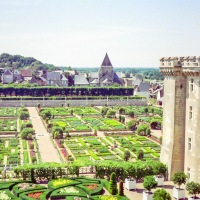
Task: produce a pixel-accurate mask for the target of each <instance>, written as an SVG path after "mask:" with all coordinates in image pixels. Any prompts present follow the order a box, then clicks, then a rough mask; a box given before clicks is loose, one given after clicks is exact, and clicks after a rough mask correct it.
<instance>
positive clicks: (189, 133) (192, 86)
mask: <svg viewBox="0 0 200 200" xmlns="http://www.w3.org/2000/svg"><path fill="white" fill-rule="evenodd" d="M160 70H161V73H162V74H163V75H164V76H165V79H164V113H163V139H162V149H161V158H160V160H161V161H162V162H163V163H165V164H167V166H168V172H169V178H171V177H172V175H173V174H174V173H175V172H177V171H185V173H187V174H188V177H189V179H190V180H191V181H198V182H200V167H199V166H200V156H199V150H200V147H199V146H198V145H199V144H200V123H199V122H200V57H198V58H196V57H181V58H178V57H167V58H161V59H160Z"/></svg>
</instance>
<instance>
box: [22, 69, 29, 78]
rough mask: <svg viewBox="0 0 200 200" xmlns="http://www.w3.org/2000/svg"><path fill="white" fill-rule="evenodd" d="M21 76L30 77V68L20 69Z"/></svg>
mask: <svg viewBox="0 0 200 200" xmlns="http://www.w3.org/2000/svg"><path fill="white" fill-rule="evenodd" d="M20 74H21V76H23V77H25V76H27V77H32V70H31V69H22V70H21V71H20Z"/></svg>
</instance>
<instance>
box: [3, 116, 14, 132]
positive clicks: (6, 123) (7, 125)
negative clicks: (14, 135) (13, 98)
mask: <svg viewBox="0 0 200 200" xmlns="http://www.w3.org/2000/svg"><path fill="white" fill-rule="evenodd" d="M16 131H17V120H16V119H6V118H4V119H0V132H16Z"/></svg>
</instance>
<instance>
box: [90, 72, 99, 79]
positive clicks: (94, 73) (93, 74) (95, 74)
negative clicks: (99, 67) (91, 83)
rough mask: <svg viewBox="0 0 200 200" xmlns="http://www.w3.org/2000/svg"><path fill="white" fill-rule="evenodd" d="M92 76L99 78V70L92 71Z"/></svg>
mask: <svg viewBox="0 0 200 200" xmlns="http://www.w3.org/2000/svg"><path fill="white" fill-rule="evenodd" d="M90 77H91V78H99V73H98V72H90Z"/></svg>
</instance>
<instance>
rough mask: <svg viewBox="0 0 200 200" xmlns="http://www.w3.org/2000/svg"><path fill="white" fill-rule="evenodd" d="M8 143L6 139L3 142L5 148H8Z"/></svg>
mask: <svg viewBox="0 0 200 200" xmlns="http://www.w3.org/2000/svg"><path fill="white" fill-rule="evenodd" d="M8 144H9V141H8V140H6V142H5V148H8Z"/></svg>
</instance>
